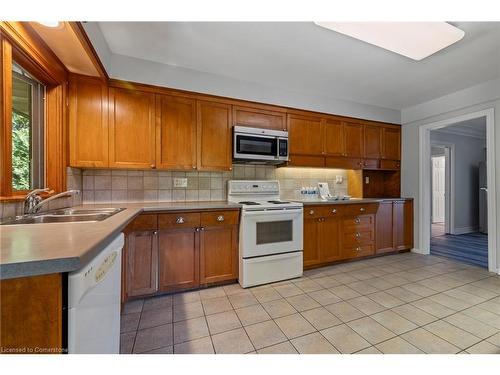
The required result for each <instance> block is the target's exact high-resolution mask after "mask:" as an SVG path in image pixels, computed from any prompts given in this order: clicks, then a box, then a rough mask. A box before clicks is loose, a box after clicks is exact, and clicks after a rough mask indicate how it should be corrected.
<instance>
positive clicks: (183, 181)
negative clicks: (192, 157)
mask: <svg viewBox="0 0 500 375" xmlns="http://www.w3.org/2000/svg"><path fill="white" fill-rule="evenodd" d="M187 185H188V179H187V178H174V188H185V187H187Z"/></svg>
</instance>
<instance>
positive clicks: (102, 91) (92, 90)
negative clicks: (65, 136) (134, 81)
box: [69, 76, 108, 168]
mask: <svg viewBox="0 0 500 375" xmlns="http://www.w3.org/2000/svg"><path fill="white" fill-rule="evenodd" d="M69 153H70V165H71V166H72V167H87V168H104V167H107V166H108V86H107V85H106V83H105V82H103V81H101V80H100V79H97V78H91V77H80V76H74V77H72V78H71V81H70V84H69Z"/></svg>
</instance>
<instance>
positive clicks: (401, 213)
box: [393, 201, 413, 250]
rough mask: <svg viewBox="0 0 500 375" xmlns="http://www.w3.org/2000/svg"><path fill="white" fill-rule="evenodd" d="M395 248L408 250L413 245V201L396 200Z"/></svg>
mask: <svg viewBox="0 0 500 375" xmlns="http://www.w3.org/2000/svg"><path fill="white" fill-rule="evenodd" d="M393 223H394V248H395V250H406V249H411V248H412V247H413V201H394V203H393Z"/></svg>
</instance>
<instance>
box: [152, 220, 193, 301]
mask: <svg viewBox="0 0 500 375" xmlns="http://www.w3.org/2000/svg"><path fill="white" fill-rule="evenodd" d="M158 233H159V234H158V260H159V261H158V268H159V272H158V290H159V291H160V292H169V291H174V290H177V289H189V288H195V287H197V286H198V285H199V283H200V261H199V259H200V258H199V243H200V235H199V230H198V228H186V229H178V230H161V231H159V232H158Z"/></svg>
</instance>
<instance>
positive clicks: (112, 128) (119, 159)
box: [109, 88, 155, 169]
mask: <svg viewBox="0 0 500 375" xmlns="http://www.w3.org/2000/svg"><path fill="white" fill-rule="evenodd" d="M154 112H155V97H154V94H150V93H146V92H141V91H131V90H124V89H119V88H110V89H109V166H110V167H113V168H143V169H145V168H154V167H155V152H154V150H155V118H154Z"/></svg>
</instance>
